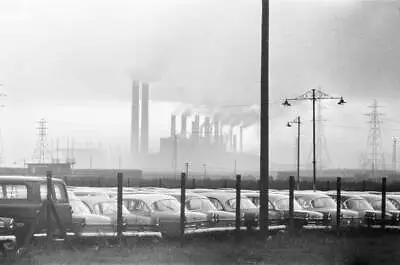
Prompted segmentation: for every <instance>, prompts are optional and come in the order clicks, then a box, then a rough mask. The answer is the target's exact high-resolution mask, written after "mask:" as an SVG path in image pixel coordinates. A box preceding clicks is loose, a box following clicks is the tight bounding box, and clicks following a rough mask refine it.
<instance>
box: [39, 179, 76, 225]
mask: <svg viewBox="0 0 400 265" xmlns="http://www.w3.org/2000/svg"><path fill="white" fill-rule="evenodd" d="M40 198H41V200H42V201H45V200H47V184H46V183H42V184H40ZM52 198H53V203H54V206H55V208H56V212H57V215H58V216H59V217H60V220H61V222H62V225H63V226H64V229H66V230H67V231H69V230H71V229H72V208H71V205H70V204H69V200H68V195H67V190H66V188H65V185H63V184H62V183H58V182H53V188H52ZM53 221H54V223H55V219H54V216H53ZM54 225H56V224H54Z"/></svg>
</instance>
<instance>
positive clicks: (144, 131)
mask: <svg viewBox="0 0 400 265" xmlns="http://www.w3.org/2000/svg"><path fill="white" fill-rule="evenodd" d="M149 90H150V88H149V84H148V83H143V84H142V124H141V135H140V138H141V141H140V151H141V153H143V154H147V153H148V152H149V97H150V91H149Z"/></svg>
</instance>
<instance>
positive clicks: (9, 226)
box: [0, 217, 17, 254]
mask: <svg viewBox="0 0 400 265" xmlns="http://www.w3.org/2000/svg"><path fill="white" fill-rule="evenodd" d="M16 248H17V238H16V236H15V223H14V219H13V218H8V217H0V251H1V252H3V253H4V254H7V253H9V252H11V251H15V250H16Z"/></svg>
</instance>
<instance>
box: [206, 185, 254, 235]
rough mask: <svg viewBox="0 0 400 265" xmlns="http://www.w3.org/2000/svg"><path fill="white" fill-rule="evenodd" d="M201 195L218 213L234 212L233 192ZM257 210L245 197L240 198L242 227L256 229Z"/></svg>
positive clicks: (234, 196) (234, 197)
mask: <svg viewBox="0 0 400 265" xmlns="http://www.w3.org/2000/svg"><path fill="white" fill-rule="evenodd" d="M201 194H202V195H204V196H206V197H207V198H208V199H209V200H210V201H211V202H212V203H213V204H214V206H215V208H217V210H218V211H226V212H232V213H235V212H236V195H235V193H233V192H226V191H213V192H203V193H201ZM258 214H259V210H258V207H257V206H256V205H254V203H252V201H251V200H250V199H249V198H247V197H246V196H242V197H241V198H240V215H241V216H240V218H241V221H242V225H244V226H246V227H247V229H252V228H254V227H257V226H258V224H259V216H258Z"/></svg>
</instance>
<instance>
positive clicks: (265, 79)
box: [260, 0, 269, 237]
mask: <svg viewBox="0 0 400 265" xmlns="http://www.w3.org/2000/svg"><path fill="white" fill-rule="evenodd" d="M261 23H262V24H261V104H260V105H261V121H260V124H261V126H260V127H261V133H260V137H261V144H260V235H261V236H262V237H267V236H268V200H269V198H268V191H269V103H268V102H269V62H268V57H269V0H263V1H262V22H261Z"/></svg>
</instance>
